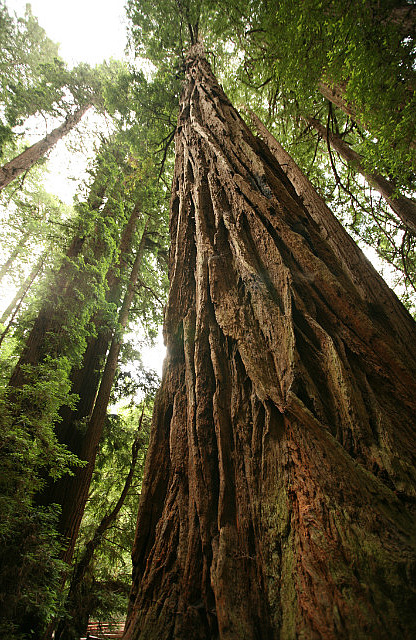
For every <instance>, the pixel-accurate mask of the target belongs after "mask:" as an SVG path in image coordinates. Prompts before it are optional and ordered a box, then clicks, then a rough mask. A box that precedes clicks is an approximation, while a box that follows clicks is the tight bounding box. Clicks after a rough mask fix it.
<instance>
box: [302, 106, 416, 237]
mask: <svg viewBox="0 0 416 640" xmlns="http://www.w3.org/2000/svg"><path fill="white" fill-rule="evenodd" d="M306 121H307V122H308V124H309V125H310V126H311V127H313V128H314V129H315V130H316V131H317V132H318V133H319V135H320V136H321V138H322V139H323V140H328V141H329V143H330V144H331V146H332V147H333V148H334V149H335V150H336V151H338V153H339V154H340V156H341V157H342V158H344V160H346V161H347V162H348V164H350V165H351V166H352V167H353V168H355V169H356V171H358V172H359V173H361V174H362V175H363V176H364V178H365V179H366V180H367V182H368V184H370V185H371V186H372V187H374V188H375V189H377V191H378V192H379V193H380V195H382V196H383V198H384V199H385V200H386V202H387V204H388V205H389V206H390V207H391V209H392V210H393V211H394V212H395V213H396V214H397V216H398V217H399V218H400V220H401V221H402V222H403V223H404V225H405V226H406V227H407V228H408V229H409V231H411V232H412V233H413V234H415V233H416V202H415V201H414V200H411V199H410V198H406V196H403V195H400V194H397V188H396V185H395V183H394V182H391V181H390V180H387V179H386V178H384V177H383V176H381V175H380V174H379V173H375V172H373V171H369V170H367V169H366V168H365V167H364V160H363V158H362V157H361V156H360V154H359V153H357V152H356V151H354V149H352V148H351V147H350V146H349V145H348V144H347V143H346V142H344V140H343V139H342V138H341V137H340V136H337V135H336V134H334V133H331V132H330V131H328V129H327V128H326V127H325V126H324V125H323V124H322V123H321V122H319V120H316V118H307V119H306Z"/></svg>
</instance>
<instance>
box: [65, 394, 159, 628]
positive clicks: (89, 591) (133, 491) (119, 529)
mask: <svg viewBox="0 0 416 640" xmlns="http://www.w3.org/2000/svg"><path fill="white" fill-rule="evenodd" d="M148 391H149V390H148ZM143 402H146V407H145V408H143V406H136V407H134V408H130V409H126V408H124V409H121V410H119V413H118V414H117V415H109V416H108V419H107V424H106V429H105V433H104V436H103V438H102V441H101V444H100V450H99V454H98V458H97V463H96V466H95V470H94V477H93V481H92V484H91V489H90V495H89V500H88V504H87V508H86V511H85V514H84V518H83V521H82V527H81V531H80V535H79V538H78V546H77V551H76V559H75V562H74V572H73V573H74V576H76V575H77V570H78V567H79V563H82V562H83V559H84V553H85V549H86V548H87V545H88V543H90V541H91V540H93V539H94V537H95V536H96V531H97V527H98V525H99V523H100V522H102V520H103V519H104V518H105V517H106V516H107V515H108V514H109V513H111V512H112V510H113V509H114V507H115V505H116V504H117V502H118V501H119V499H120V496H121V494H122V492H123V488H124V483H125V480H126V477H127V473H128V470H129V469H130V468H131V464H132V452H131V446H132V442H133V440H135V441H136V442H137V445H138V450H139V454H138V460H137V463H136V466H135V470H134V475H133V480H132V483H131V486H130V490H129V491H128V493H127V495H126V497H125V499H124V502H123V504H122V507H121V509H120V511H119V512H118V514H117V517H116V519H115V520H114V521H113V522H111V524H110V526H108V527H107V528H106V530H105V531H104V532H103V534H102V535H101V537H100V538H99V540H98V544H97V546H96V548H95V551H94V554H93V556H92V558H91V561H90V562H89V564H88V567H87V570H86V572H85V575H84V577H83V579H82V581H81V583H80V584H77V585H76V587H75V585H74V583H73V579H74V578H73V579H72V581H71V583H70V586H71V591H70V603H68V608H69V617H68V620H67V624H68V626H69V628H71V629H72V630H73V632H74V637H78V636H79V635H80V634H82V633H85V626H86V622H87V621H88V618H95V619H99V620H105V621H106V622H107V621H111V620H119V619H120V618H121V619H122V618H124V616H125V612H126V608H127V599H128V594H129V591H130V580H131V548H132V544H133V539H134V533H135V521H136V512H137V507H138V500H139V496H140V487H141V480H142V476H143V468H144V459H145V453H146V450H147V446H148V440H149V430H150V422H151V413H152V405H153V401H152V397H151V394H150V393H148V394H147V396H146V399H145V400H144V401H143ZM143 410H144V411H145V413H144V414H142V411H143ZM77 632H78V634H77Z"/></svg>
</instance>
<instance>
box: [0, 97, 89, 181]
mask: <svg viewBox="0 0 416 640" xmlns="http://www.w3.org/2000/svg"><path fill="white" fill-rule="evenodd" d="M90 107H91V103H89V104H85V105H83V106H82V107H80V108H79V109H77V110H76V111H75V112H74V113H72V114H70V115H69V116H68V117H67V118H66V120H65V122H63V123H62V124H61V125H60V126H59V127H56V129H53V131H51V132H50V133H48V134H47V135H46V136H45V137H44V138H42V140H39V141H38V142H35V144H32V146H31V147H28V148H27V149H25V151H23V152H22V153H21V154H20V155H18V156H16V158H13V160H10V162H7V163H6V164H5V165H4V166H3V167H1V168H0V190H1V189H3V188H4V187H6V186H7V185H8V184H9V183H10V182H12V180H15V178H18V177H19V176H20V175H22V173H25V172H26V171H28V170H29V169H30V168H31V167H32V166H33V165H34V164H35V162H37V161H38V160H40V158H43V157H44V156H45V155H46V154H47V153H48V151H49V150H50V149H52V147H54V146H55V145H56V143H57V142H58V141H59V140H60V139H61V138H63V137H64V136H66V134H67V133H69V132H70V131H71V130H72V129H73V128H74V127H75V126H76V125H77V124H78V122H79V121H80V120H81V118H82V116H83V115H84V113H85V112H86V111H88V109H89V108H90Z"/></svg>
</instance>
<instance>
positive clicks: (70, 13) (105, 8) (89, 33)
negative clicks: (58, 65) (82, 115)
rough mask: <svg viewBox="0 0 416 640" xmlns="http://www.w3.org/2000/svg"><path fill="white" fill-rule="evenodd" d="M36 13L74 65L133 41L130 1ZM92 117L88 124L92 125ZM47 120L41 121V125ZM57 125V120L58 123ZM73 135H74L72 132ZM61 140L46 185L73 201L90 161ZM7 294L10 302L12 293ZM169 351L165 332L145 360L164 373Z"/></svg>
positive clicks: (18, 7) (18, 6) (112, 54)
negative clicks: (128, 17)
mask: <svg viewBox="0 0 416 640" xmlns="http://www.w3.org/2000/svg"><path fill="white" fill-rule="evenodd" d="M6 4H7V6H8V8H9V11H15V12H16V13H17V15H19V16H20V15H23V14H24V11H25V6H26V4H27V2H26V1H25V0H6ZM30 4H31V6H32V13H33V14H34V15H35V16H36V17H37V19H38V22H39V24H40V25H41V26H42V27H43V28H44V29H45V31H46V34H47V36H48V37H49V38H50V39H51V40H53V41H54V42H57V43H58V44H59V45H60V48H59V52H60V55H61V57H62V58H63V59H64V60H65V62H66V63H67V64H68V66H70V67H72V66H74V65H76V64H78V63H80V62H86V63H88V64H90V65H91V66H94V65H96V64H99V63H101V62H103V60H109V59H110V58H116V59H121V58H123V57H124V50H125V47H126V43H127V37H126V18H125V11H124V4H125V0H70V1H68V0H32V2H30ZM88 117H89V118H90V123H88V120H87V122H86V125H85V126H88V129H90V128H91V117H92V118H93V116H88ZM42 125H43V123H42V124H41V126H42ZM54 126H56V125H54ZM45 133H46V131H39V130H36V131H34V132H33V136H34V140H33V141H35V139H39V137H42V136H43V135H45ZM70 135H71V134H70ZM70 135H69V136H67V139H66V140H62V141H60V142H59V143H58V145H56V147H55V149H54V150H53V151H52V153H51V154H50V162H49V166H50V176H49V178H48V179H47V181H46V183H45V186H46V188H47V189H48V190H49V191H51V192H53V193H55V194H56V195H58V196H59V197H60V198H61V199H62V200H64V201H65V202H67V203H68V204H69V203H70V202H71V200H72V196H73V194H74V192H75V190H76V181H74V180H73V179H71V178H74V177H75V178H80V177H81V176H80V174H82V172H83V171H84V170H85V166H86V160H85V157H84V158H83V157H82V153H78V154H76V155H75V156H73V155H71V154H69V153H68V152H67V150H66V147H67V143H68V139H70ZM84 142H85V146H86V147H87V151H89V153H91V143H90V144H89V141H88V140H85V141H84ZM12 295H13V293H12V292H11V293H10V294H9V295H7V296H5V297H4V300H5V302H4V304H3V305H2V306H4V307H5V306H6V305H7V303H8V302H7V300H8V298H10V299H11V297H12ZM164 355H165V348H164V346H163V339H162V336H161V332H160V335H159V338H158V340H157V344H156V346H155V347H154V348H153V349H144V350H142V358H143V362H144V364H145V365H146V366H148V367H151V368H153V369H155V370H156V371H157V372H158V373H159V375H161V372H162V362H163V358H164Z"/></svg>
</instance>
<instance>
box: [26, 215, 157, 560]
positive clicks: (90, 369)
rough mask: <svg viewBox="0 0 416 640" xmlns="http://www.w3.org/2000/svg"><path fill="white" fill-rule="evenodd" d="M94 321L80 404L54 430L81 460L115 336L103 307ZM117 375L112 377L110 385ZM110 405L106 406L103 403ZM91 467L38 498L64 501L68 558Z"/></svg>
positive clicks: (125, 247) (116, 282)
mask: <svg viewBox="0 0 416 640" xmlns="http://www.w3.org/2000/svg"><path fill="white" fill-rule="evenodd" d="M140 212H141V206H140V204H138V205H137V206H136V207H135V208H134V210H133V211H132V213H131V216H130V218H129V221H128V223H127V225H126V227H125V229H124V231H123V234H122V237H121V241H120V258H119V261H118V264H116V265H115V266H114V267H112V268H111V269H110V271H109V273H108V274H107V284H108V287H109V295H108V302H109V303H113V304H117V305H119V303H120V298H121V296H122V289H123V285H122V277H121V275H120V274H121V273H122V272H124V271H125V269H126V267H127V263H128V258H129V257H130V255H131V250H132V243H133V239H134V233H135V230H136V225H137V221H138V218H139V216H140ZM144 243H145V233H144V234H143V236H142V239H141V242H140V249H139V253H138V255H139V254H140V259H141V256H142V254H143V250H144ZM94 324H95V328H96V336H94V337H91V338H90V340H89V342H88V346H87V349H86V351H85V354H84V358H83V363H82V367H81V368H80V369H79V370H75V371H73V373H72V375H71V382H72V386H71V391H72V393H76V394H77V395H78V396H79V400H78V402H77V406H76V408H75V409H71V408H70V407H63V408H62V410H61V418H62V419H61V422H60V423H59V424H57V425H56V434H57V438H58V440H59V442H60V443H61V444H65V445H66V446H67V448H68V449H69V450H70V451H71V452H72V453H74V454H75V455H77V456H78V457H79V458H80V459H82V460H89V457H88V456H89V442H90V439H91V434H92V431H91V422H90V421H91V416H92V415H93V409H94V404H95V403H96V401H98V396H97V393H98V390H99V387H100V380H101V378H102V376H104V373H103V361H104V360H105V357H106V354H107V351H108V349H109V347H110V345H111V341H112V337H113V330H112V329H111V326H109V324H108V319H105V318H103V315H102V313H98V314H97V316H96V317H95V319H94ZM106 366H107V365H106ZM107 369H108V367H107ZM114 373H115V370H114ZM114 373H113V379H114ZM113 379H112V380H111V384H110V391H111V385H112V383H113ZM107 402H108V400H107ZM106 408H107V406H106V407H105V409H106ZM104 418H105V413H104ZM103 424H104V419H103V422H102V424H100V429H101V430H102V427H103ZM100 435H101V432H100ZM93 468H94V465H93V466H92V469H90V468H88V472H87V469H85V468H84V469H75V470H74V475H71V476H69V475H65V476H63V477H62V478H60V479H59V480H57V481H55V482H53V481H52V480H51V479H49V480H48V481H47V483H46V486H45V488H44V490H43V491H42V493H41V494H39V495H38V496H37V502H38V503H39V504H41V505H43V506H45V505H50V504H58V505H59V506H60V507H61V513H60V518H59V524H58V531H59V533H60V534H61V536H62V538H63V540H65V541H66V544H65V545H64V548H63V555H62V559H63V560H64V561H65V562H68V563H70V562H71V559H72V555H73V552H74V548H75V543H76V539H77V536H78V531H79V526H80V524H81V519H82V515H83V512H84V507H85V501H86V496H87V495H88V489H89V484H90V480H91V475H92V470H93ZM90 472H91V473H90ZM88 477H89V481H88V483H87V486H86V487H84V485H85V482H86V478H88ZM80 493H81V494H82V498H80V497H79V496H80ZM84 495H85V501H84Z"/></svg>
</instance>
